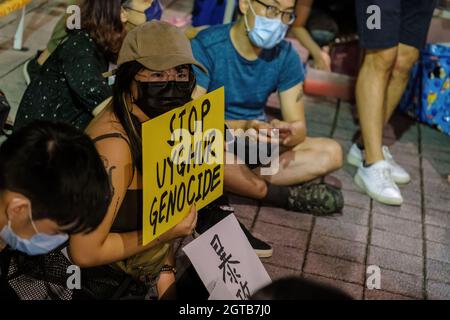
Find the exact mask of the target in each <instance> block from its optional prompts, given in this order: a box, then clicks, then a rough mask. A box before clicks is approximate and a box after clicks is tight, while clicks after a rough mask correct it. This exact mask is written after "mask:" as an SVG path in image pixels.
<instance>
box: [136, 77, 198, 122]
mask: <svg viewBox="0 0 450 320" xmlns="http://www.w3.org/2000/svg"><path fill="white" fill-rule="evenodd" d="M137 84H138V93H139V98H138V99H137V100H136V101H135V103H136V105H137V106H138V107H139V108H140V109H141V110H142V111H143V112H144V113H145V114H146V115H147V116H148V117H149V118H150V119H153V118H156V117H158V116H160V115H162V114H164V113H166V112H168V111H170V110H173V109H175V108H178V107H181V106H184V105H185V104H186V103H188V102H190V101H191V100H192V93H193V92H194V88H195V84H196V81H195V78H194V77H191V80H190V81H187V82H177V81H169V82H137Z"/></svg>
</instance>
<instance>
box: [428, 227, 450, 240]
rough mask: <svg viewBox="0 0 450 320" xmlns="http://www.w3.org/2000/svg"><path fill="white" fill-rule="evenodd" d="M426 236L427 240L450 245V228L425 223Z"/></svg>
mask: <svg viewBox="0 0 450 320" xmlns="http://www.w3.org/2000/svg"><path fill="white" fill-rule="evenodd" d="M425 237H426V239H427V240H431V241H433V242H439V243H442V244H446V245H450V229H449V228H440V227H436V226H433V225H429V224H427V225H425Z"/></svg>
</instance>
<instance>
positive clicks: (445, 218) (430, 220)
mask: <svg viewBox="0 0 450 320" xmlns="http://www.w3.org/2000/svg"><path fill="white" fill-rule="evenodd" d="M425 223H426V224H431V225H434V226H437V227H441V228H450V212H445V211H440V210H430V209H427V210H426V213H425Z"/></svg>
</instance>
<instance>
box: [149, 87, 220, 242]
mask: <svg viewBox="0 0 450 320" xmlns="http://www.w3.org/2000/svg"><path fill="white" fill-rule="evenodd" d="M224 100H225V97H224V90H223V88H221V89H218V90H216V91H214V92H212V93H209V94H207V95H205V96H203V97H201V98H199V99H197V100H195V101H192V102H190V103H188V104H187V105H185V106H184V107H180V108H177V109H175V110H173V111H171V112H168V113H165V114H164V115H162V116H160V117H158V118H155V119H152V120H150V121H148V122H146V123H144V124H143V125H142V146H143V192H144V195H143V199H144V205H143V209H144V212H143V229H144V230H143V241H144V243H143V244H144V245H146V244H148V243H149V242H151V241H153V240H154V239H156V238H157V237H159V236H160V235H161V234H163V233H165V232H167V231H168V230H170V229H171V228H173V227H174V226H176V225H177V224H178V223H179V222H180V221H182V220H183V218H184V217H186V215H187V214H188V213H189V210H190V208H191V207H192V205H194V204H195V205H196V206H197V210H200V209H201V208H203V207H205V206H206V205H208V204H209V203H211V202H212V201H214V200H216V199H217V198H219V197H220V196H221V195H222V194H223V150H224V146H223V143H224V138H223V131H224V118H225V112H224Z"/></svg>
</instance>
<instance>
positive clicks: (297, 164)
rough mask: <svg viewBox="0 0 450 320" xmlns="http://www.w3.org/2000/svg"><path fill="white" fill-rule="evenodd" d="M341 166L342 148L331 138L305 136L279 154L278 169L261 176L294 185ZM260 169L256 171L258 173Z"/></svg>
mask: <svg viewBox="0 0 450 320" xmlns="http://www.w3.org/2000/svg"><path fill="white" fill-rule="evenodd" d="M341 166H342V148H341V146H340V145H339V144H338V143H337V142H336V141H334V140H332V139H327V138H307V139H306V140H305V142H303V143H302V144H300V145H298V146H296V147H294V148H293V149H291V150H290V151H287V152H285V153H283V154H282V155H281V156H280V170H279V172H278V173H277V174H275V175H272V176H261V177H262V178H263V179H264V180H266V181H268V182H270V183H272V184H275V185H295V184H299V183H302V182H307V181H311V180H313V179H315V178H317V177H322V176H324V175H326V174H328V173H330V172H333V171H335V170H338V169H339V168H340V167H341ZM259 171H260V169H257V171H256V173H257V174H258V175H259V174H260V173H259Z"/></svg>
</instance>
